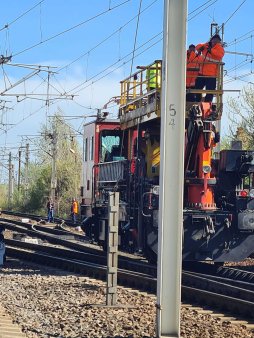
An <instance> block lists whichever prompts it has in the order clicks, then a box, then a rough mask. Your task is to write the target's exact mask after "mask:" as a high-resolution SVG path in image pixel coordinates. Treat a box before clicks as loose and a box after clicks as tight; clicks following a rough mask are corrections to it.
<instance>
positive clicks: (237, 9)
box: [219, 0, 247, 31]
mask: <svg viewBox="0 0 254 338" xmlns="http://www.w3.org/2000/svg"><path fill="white" fill-rule="evenodd" d="M246 1H247V0H243V1H242V2H241V4H240V5H239V6H238V7H237V8H236V9H235V11H234V12H233V13H232V14H231V15H230V16H229V18H228V19H227V20H226V21H225V22H224V23H223V25H224V27H225V26H226V24H227V23H228V22H229V20H230V19H232V17H233V16H234V15H235V14H236V13H237V12H238V11H239V9H240V8H241V7H242V5H243V4H244V3H245V2H246ZM221 28H222V25H221V26H220V27H219V31H220V30H221Z"/></svg>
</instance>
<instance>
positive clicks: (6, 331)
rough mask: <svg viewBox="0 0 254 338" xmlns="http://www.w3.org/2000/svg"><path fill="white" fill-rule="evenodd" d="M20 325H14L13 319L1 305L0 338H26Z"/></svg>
mask: <svg viewBox="0 0 254 338" xmlns="http://www.w3.org/2000/svg"><path fill="white" fill-rule="evenodd" d="M26 337H27V335H26V334H24V333H23V332H22V331H21V328H20V326H19V325H18V324H14V323H13V321H12V318H11V317H10V316H9V315H8V314H7V312H6V311H5V309H4V308H3V307H2V306H1V305H0V338H26Z"/></svg>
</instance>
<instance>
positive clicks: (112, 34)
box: [58, 0, 158, 72]
mask: <svg viewBox="0 0 254 338" xmlns="http://www.w3.org/2000/svg"><path fill="white" fill-rule="evenodd" d="M157 1H158V0H154V1H153V2H151V3H150V4H149V5H148V6H147V7H145V8H144V9H142V11H141V12H140V13H138V14H136V15H135V16H133V17H132V18H131V19H130V20H128V21H127V22H126V23H125V24H123V25H121V26H120V27H119V28H118V29H116V30H115V31H113V32H112V33H111V34H110V35H108V36H107V37H105V38H104V39H102V40H101V41H100V42H98V43H97V44H96V45H95V46H93V47H92V48H90V49H89V50H88V51H86V52H85V53H83V54H82V55H80V56H79V57H77V58H76V59H74V60H73V61H72V62H70V63H68V64H67V65H65V66H63V67H61V68H59V69H58V71H59V72H60V71H61V70H63V69H65V68H67V67H69V66H71V65H72V64H73V63H75V62H76V61H78V60H80V59H81V58H82V57H84V56H86V55H89V54H90V53H91V52H92V51H94V50H95V49H97V48H98V47H99V46H101V45H102V44H103V43H104V42H106V41H108V40H109V39H110V38H111V37H112V36H114V35H115V34H117V33H119V32H120V31H122V30H123V29H124V28H125V27H127V26H128V25H129V24H130V23H131V22H132V21H133V20H135V19H136V18H137V17H138V16H139V15H141V14H142V13H144V12H145V11H146V10H148V9H149V8H150V7H151V6H152V5H153V4H155V3H156V2H157Z"/></svg>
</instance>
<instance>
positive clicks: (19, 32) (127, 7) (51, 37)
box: [0, 0, 254, 179]
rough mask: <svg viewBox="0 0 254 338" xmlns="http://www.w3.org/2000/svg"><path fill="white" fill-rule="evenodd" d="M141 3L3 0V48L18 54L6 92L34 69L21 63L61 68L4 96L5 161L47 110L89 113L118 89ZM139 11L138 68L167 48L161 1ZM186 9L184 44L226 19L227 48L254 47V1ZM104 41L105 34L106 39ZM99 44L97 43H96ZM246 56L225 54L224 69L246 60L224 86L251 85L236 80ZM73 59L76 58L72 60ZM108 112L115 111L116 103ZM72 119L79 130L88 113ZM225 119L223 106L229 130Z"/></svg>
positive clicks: (195, 4) (147, 2) (199, 0)
mask: <svg viewBox="0 0 254 338" xmlns="http://www.w3.org/2000/svg"><path fill="white" fill-rule="evenodd" d="M139 5H140V0H129V1H128V0H93V1H90V0H73V1H63V0H44V1H40V0H38V1H36V0H23V1H21V0H12V1H11V3H9V2H8V1H2V2H1V17H0V53H1V54H2V55H5V56H9V55H13V57H12V61H11V65H4V66H3V67H2V68H1V71H0V78H1V80H0V84H1V92H3V91H4V90H5V89H6V88H7V87H9V86H11V85H14V84H15V83H16V82H17V81H19V80H20V79H21V78H22V77H24V76H27V75H28V74H30V73H31V72H32V71H33V70H31V69H27V68H24V67H20V65H47V66H51V67H56V68H50V69H51V70H52V71H54V72H55V73H54V74H53V75H51V76H50V81H49V87H48V85H47V72H42V71H41V72H40V73H39V74H37V75H34V76H32V77H30V78H29V79H27V80H26V81H22V82H21V84H20V85H18V86H16V87H14V88H13V89H11V90H8V91H7V92H5V94H7V93H9V94H13V95H14V96H4V97H2V98H1V99H2V100H3V99H4V100H6V101H8V102H5V107H6V109H4V110H2V111H1V112H0V122H1V123H3V125H2V127H1V126H0V127H1V128H2V131H1V130H0V142H1V144H0V160H1V161H5V160H4V159H3V158H1V154H3V153H5V154H6V153H8V152H9V151H10V150H11V151H12V152H13V155H16V154H17V151H18V150H17V149H18V147H19V146H20V145H21V143H22V144H24V143H26V140H25V139H26V137H25V136H26V135H30V136H29V137H30V139H33V137H34V135H36V134H38V133H39V131H40V126H41V124H43V123H45V122H46V118H47V116H50V115H53V114H54V113H55V112H56V111H58V110H60V111H61V112H62V114H64V115H67V116H70V115H73V116H77V115H78V116H79V115H87V116H89V115H91V114H93V113H94V112H95V109H96V108H101V107H102V106H103V105H104V104H105V103H106V102H107V101H108V100H109V99H110V98H111V97H112V96H117V95H119V92H120V86H119V81H120V80H121V79H123V78H124V77H126V76H128V75H129V73H130V64H131V62H130V60H131V56H132V51H133V46H134V38H135V32H136V26H137V14H138V9H139ZM239 6H240V7H239ZM141 11H142V12H141V16H140V21H139V27H138V33H137V43H136V48H138V49H137V51H136V52H135V54H134V56H135V58H134V61H133V70H135V68H136V66H137V65H146V64H150V63H151V62H152V61H153V60H155V59H159V58H161V55H162V41H161V38H162V35H161V34H160V32H161V31H162V29H163V0H143V1H142V6H141ZM235 11H236V12H235ZM188 12H189V13H190V15H189V17H188V29H187V44H190V43H194V44H197V43H199V42H205V41H207V40H208V39H209V36H210V24H211V23H212V22H216V23H218V24H219V25H221V24H222V23H225V35H224V41H225V42H226V43H228V44H229V46H228V47H226V50H228V51H237V52H241V53H250V54H251V53H252V52H253V48H254V41H253V38H254V23H253V13H254V1H253V0H245V1H244V0H227V1H226V0H210V1H207V0H189V1H188ZM234 12H235V13H234ZM129 21H130V23H128V22H129ZM127 23H128V24H127ZM6 25H8V27H7V28H5V27H6ZM75 26H77V27H76V28H74V27H75ZM252 30H253V32H251V31H252ZM64 32H65V33H64ZM248 32H250V33H248ZM246 33H248V34H247V35H246V39H244V41H242V42H240V43H239V42H238V40H237V39H238V38H239V37H241V36H242V35H244V34H246ZM56 35H58V36H57V37H55V36H56ZM111 35H112V36H111ZM252 35H253V37H252ZM109 36H111V37H109ZM103 40H106V41H105V42H104V43H102V41H103ZM148 41H149V42H148ZM234 41H235V42H234ZM98 44H100V46H98V47H96V48H95V46H96V45H98ZM26 49H27V50H26ZM138 54H140V55H138ZM126 56H127V57H126ZM246 58H247V57H246V56H235V55H233V54H226V56H225V57H224V61H225V69H227V70H230V69H232V68H234V67H235V66H236V65H238V64H239V63H240V62H243V63H242V67H241V68H237V69H236V70H235V71H234V70H233V71H232V70H231V73H229V75H230V76H232V77H233V81H232V82H228V83H227V84H225V88H226V89H227V88H228V89H241V88H242V86H243V85H245V84H247V83H246V82H244V81H247V82H248V81H253V79H252V77H253V75H252V74H250V75H249V76H245V77H243V78H242V80H237V77H238V76H239V75H245V74H248V73H250V72H251V71H252V63H251V62H250V61H251V58H250V57H249V58H247V61H246V62H245V60H246ZM75 59H78V61H76V62H73V61H74V60H75ZM71 63H72V64H71ZM17 65H19V66H17ZM67 65H69V66H68V67H65V66H67ZM35 68H36V67H35ZM109 72H110V74H109V75H108V76H106V74H107V73H109ZM97 74H99V75H97ZM101 77H103V78H101ZM234 77H235V78H236V79H235V80H234ZM91 78H92V80H90V79H91ZM100 78H101V79H100ZM228 79H229V80H231V78H228ZM225 82H226V81H225ZM47 88H49V93H50V94H52V95H53V96H51V97H52V98H53V100H52V101H51V104H50V106H49V107H46V105H45V98H46V94H47ZM74 88H76V89H74ZM65 92H66V93H68V94H75V95H76V96H75V97H74V99H73V100H66V99H65V100H63V99H61V100H60V99H59V95H62V94H63V93H65ZM25 93H26V96H23V95H21V96H19V97H18V101H21V102H17V98H16V97H15V96H16V94H25ZM34 93H39V94H43V95H41V96H37V98H39V100H38V99H35V96H32V95H29V94H34ZM228 95H229V94H226V95H225V96H226V97H228ZM230 95H234V96H235V95H238V94H237V93H235V94H230ZM24 98H25V99H24ZM225 108H226V104H225ZM225 110H226V109H225ZM111 111H112V112H113V113H114V114H117V107H113V108H112V109H111ZM70 122H71V123H72V125H73V128H74V129H76V130H79V131H80V130H81V127H82V123H83V122H84V120H83V119H73V120H70ZM227 124H228V120H227V118H226V112H225V111H224V116H223V128H224V129H225V130H226V129H227ZM29 142H30V141H29ZM31 142H32V141H31ZM31 147H32V145H31ZM0 170H1V168H0ZM0 179H1V176H0Z"/></svg>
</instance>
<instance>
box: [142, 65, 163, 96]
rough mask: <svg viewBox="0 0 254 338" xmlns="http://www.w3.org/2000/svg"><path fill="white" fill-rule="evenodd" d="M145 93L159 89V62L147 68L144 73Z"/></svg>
mask: <svg viewBox="0 0 254 338" xmlns="http://www.w3.org/2000/svg"><path fill="white" fill-rule="evenodd" d="M146 80H147V91H150V90H153V89H159V88H161V61H155V63H154V64H153V65H151V66H149V67H148V68H147V71H146Z"/></svg>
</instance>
